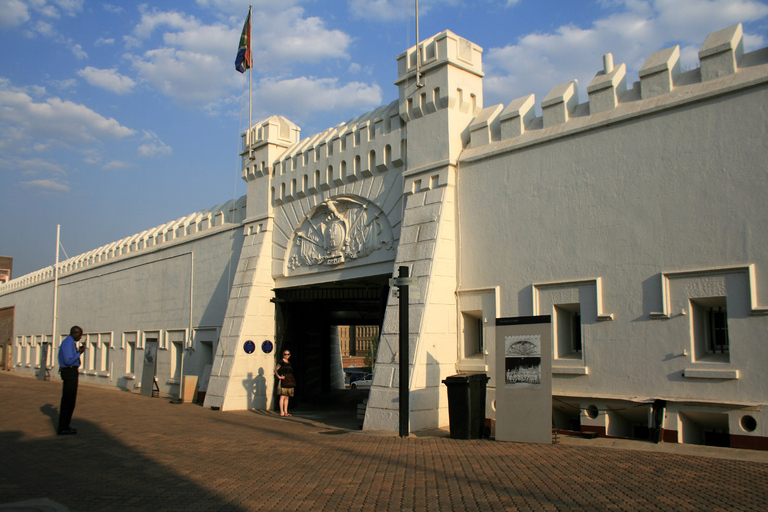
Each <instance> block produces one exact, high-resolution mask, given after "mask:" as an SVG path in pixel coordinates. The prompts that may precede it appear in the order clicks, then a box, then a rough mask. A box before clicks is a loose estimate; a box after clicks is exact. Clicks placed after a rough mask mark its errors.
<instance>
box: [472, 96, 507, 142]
mask: <svg viewBox="0 0 768 512" xmlns="http://www.w3.org/2000/svg"><path fill="white" fill-rule="evenodd" d="M503 108H504V105H502V104H498V105H494V106H492V107H487V108H484V109H483V110H481V111H480V113H479V114H478V115H477V117H476V118H475V120H474V121H472V124H470V125H469V133H470V139H471V141H472V147H480V146H484V145H486V144H488V143H489V142H491V140H501V130H500V128H499V123H498V120H497V118H498V117H499V114H500V113H501V111H502V109H503Z"/></svg>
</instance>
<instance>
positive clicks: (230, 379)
mask: <svg viewBox="0 0 768 512" xmlns="http://www.w3.org/2000/svg"><path fill="white" fill-rule="evenodd" d="M298 140H299V129H298V127H297V126H296V125H294V124H293V123H291V122H290V121H288V120H287V119H285V118H283V117H280V116H272V117H270V118H268V119H267V120H265V121H263V122H261V123H260V124H258V125H255V126H253V127H252V128H251V129H250V130H248V131H247V132H245V133H244V134H243V146H242V147H243V151H241V153H240V155H241V157H242V160H243V162H242V163H243V179H245V180H246V181H247V182H248V204H247V212H246V218H245V220H244V222H243V230H244V232H243V235H244V236H243V248H242V252H241V253H240V261H239V262H238V263H237V271H236V273H235V277H234V282H233V284H232V290H231V293H230V296H229V302H228V304H227V312H226V315H225V317H224V323H223V325H222V328H221V337H220V339H219V344H218V347H217V349H216V355H215V359H214V362H213V368H212V370H211V379H210V382H209V385H208V392H207V394H206V397H205V404H204V406H205V407H219V408H220V409H221V410H241V409H271V408H273V401H274V390H273V389H272V388H273V383H274V378H273V372H274V366H275V354H274V350H273V351H272V352H271V353H264V351H263V350H262V343H263V342H264V341H266V340H269V341H271V342H273V344H274V335H275V308H274V305H273V304H272V302H271V299H272V297H273V292H272V289H273V288H274V279H273V278H272V234H273V225H274V216H273V211H272V202H271V201H269V197H270V196H269V194H270V180H271V172H270V169H271V168H272V162H274V161H275V160H276V159H277V158H278V157H279V156H280V155H281V154H282V153H283V152H284V151H285V149H286V148H287V147H288V146H290V145H292V144H294V143H295V142H297V141H298ZM249 340H250V341H253V343H254V344H255V345H256V349H255V351H253V352H252V353H250V354H249V353H247V352H246V351H245V350H244V344H245V342H246V341H249Z"/></svg>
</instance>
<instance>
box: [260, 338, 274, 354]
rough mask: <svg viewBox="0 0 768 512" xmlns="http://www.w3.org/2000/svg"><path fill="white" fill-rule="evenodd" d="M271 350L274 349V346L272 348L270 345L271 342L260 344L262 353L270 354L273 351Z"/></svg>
mask: <svg viewBox="0 0 768 512" xmlns="http://www.w3.org/2000/svg"><path fill="white" fill-rule="evenodd" d="M273 348H275V346H274V345H273V344H272V342H271V341H269V340H265V341H264V343H262V344H261V350H262V351H263V352H264V353H265V354H269V353H270V352H272V349H273Z"/></svg>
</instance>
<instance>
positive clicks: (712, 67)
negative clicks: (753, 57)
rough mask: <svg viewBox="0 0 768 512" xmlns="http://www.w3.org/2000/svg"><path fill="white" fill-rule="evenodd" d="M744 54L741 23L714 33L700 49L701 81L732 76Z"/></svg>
mask: <svg viewBox="0 0 768 512" xmlns="http://www.w3.org/2000/svg"><path fill="white" fill-rule="evenodd" d="M743 54H744V30H743V29H742V27H741V23H739V24H738V25H733V26H731V27H728V28H724V29H722V30H718V31H717V32H712V33H711V34H709V35H708V36H707V38H706V39H705V40H704V44H702V45H701V48H699V60H700V61H701V81H702V82H706V81H708V80H713V79H715V78H719V77H721V76H727V75H732V74H734V73H735V72H736V69H737V68H738V61H739V59H740V58H741V56H742V55H743Z"/></svg>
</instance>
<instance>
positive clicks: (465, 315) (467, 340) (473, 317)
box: [461, 311, 485, 357]
mask: <svg viewBox="0 0 768 512" xmlns="http://www.w3.org/2000/svg"><path fill="white" fill-rule="evenodd" d="M461 318H462V322H463V324H464V357H472V356H477V355H482V354H483V351H484V350H485V346H484V343H483V312H482V311H462V313H461Z"/></svg>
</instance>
